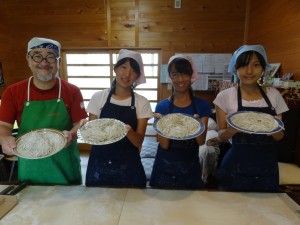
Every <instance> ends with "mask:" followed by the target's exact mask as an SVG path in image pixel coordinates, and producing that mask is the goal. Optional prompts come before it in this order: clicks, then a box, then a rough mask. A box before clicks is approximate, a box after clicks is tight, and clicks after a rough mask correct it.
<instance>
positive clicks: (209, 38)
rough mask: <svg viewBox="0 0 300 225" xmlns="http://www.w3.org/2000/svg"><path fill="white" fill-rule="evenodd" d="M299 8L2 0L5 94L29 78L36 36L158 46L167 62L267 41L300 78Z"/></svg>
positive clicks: (286, 0)
mask: <svg viewBox="0 0 300 225" xmlns="http://www.w3.org/2000/svg"><path fill="white" fill-rule="evenodd" d="M249 3H250V4H249ZM299 5H300V1H298V0H277V1H272V0H265V1H260V0H182V8H180V9H175V8H174V0H165V1H161V0H85V1H81V0H63V1H61V0H51V1H50V0H44V1H39V0H22V1H20V0H9V1H8V0H0V15H1V18H0V21H1V23H0V62H2V64H3V65H2V66H3V70H4V71H3V72H4V79H5V86H4V87H1V88H0V95H1V93H2V92H3V90H4V88H5V87H6V86H7V85H9V84H11V83H14V82H16V81H18V80H21V79H24V78H27V77H28V76H29V75H30V71H29V69H28V67H27V63H26V61H25V54H26V48H27V42H28V41H29V39H30V38H31V37H33V36H41V37H49V38H53V39H57V40H59V41H60V42H61V44H62V46H63V50H64V49H76V48H91V49H94V48H106V47H112V48H113V47H116V48H119V47H122V48H129V47H131V48H132V47H136V48H153V47H155V48H160V49H161V52H162V59H161V60H162V63H164V64H165V63H167V61H168V59H169V57H170V56H171V55H173V54H174V53H176V52H190V53H217V52H221V53H228V52H233V51H234V50H235V49H237V47H239V46H240V45H242V44H243V43H249V44H263V45H264V46H265V47H266V50H267V53H268V55H269V58H270V61H271V62H274V63H276V62H281V63H282V67H281V71H280V72H281V73H285V72H293V73H294V74H295V75H294V76H295V78H296V79H297V80H300V62H299V60H298V58H299V57H300V38H299V37H300V34H299V32H300V31H299V29H298V28H299V27H300V24H299V23H300V21H299V9H300V6H299ZM247 7H249V8H247ZM248 12H249V15H248V14H247V13H248ZM160 90H161V91H160V93H162V94H161V95H160V99H162V98H164V97H166V96H168V95H169V92H168V91H166V87H165V86H162V87H161V88H160ZM163 93H164V94H163ZM200 95H201V96H204V97H205V98H210V99H212V98H213V97H214V96H213V95H212V94H211V93H206V92H202V93H200Z"/></svg>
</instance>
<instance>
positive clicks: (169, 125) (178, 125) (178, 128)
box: [157, 113, 200, 138]
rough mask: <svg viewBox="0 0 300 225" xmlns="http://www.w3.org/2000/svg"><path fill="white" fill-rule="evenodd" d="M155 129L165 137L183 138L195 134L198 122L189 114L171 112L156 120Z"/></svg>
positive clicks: (198, 126) (198, 127)
mask: <svg viewBox="0 0 300 225" xmlns="http://www.w3.org/2000/svg"><path fill="white" fill-rule="evenodd" d="M157 129H158V130H159V131H160V132H162V133H163V134H164V135H165V136H167V137H174V138H184V137H187V136H190V135H194V134H196V133H197V132H198V131H199V130H200V124H199V122H198V121H196V120H195V119H194V118H192V117H190V116H186V115H183V114H181V113H171V114H168V115H166V116H163V117H162V118H161V119H160V120H159V121H158V122H157Z"/></svg>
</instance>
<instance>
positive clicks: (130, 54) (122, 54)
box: [117, 49, 146, 87]
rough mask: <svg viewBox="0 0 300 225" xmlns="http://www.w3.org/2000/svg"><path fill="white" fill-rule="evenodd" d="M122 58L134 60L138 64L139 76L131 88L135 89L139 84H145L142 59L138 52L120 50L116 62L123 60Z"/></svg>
mask: <svg viewBox="0 0 300 225" xmlns="http://www.w3.org/2000/svg"><path fill="white" fill-rule="evenodd" d="M124 58H132V59H134V60H135V61H136V62H137V63H138V64H139V67H140V71H141V75H140V76H139V77H138V78H137V79H136V80H135V82H134V84H133V86H134V87H136V86H138V85H139V84H144V83H146V77H145V72H144V64H143V59H142V56H141V54H140V53H139V52H134V51H130V50H127V49H121V50H120V52H119V56H118V59H117V62H119V61H120V60H121V59H124Z"/></svg>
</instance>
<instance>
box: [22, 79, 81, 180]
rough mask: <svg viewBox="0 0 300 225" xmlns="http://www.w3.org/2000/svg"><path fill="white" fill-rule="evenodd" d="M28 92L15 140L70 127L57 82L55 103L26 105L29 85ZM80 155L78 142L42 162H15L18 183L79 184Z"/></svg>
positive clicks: (44, 102)
mask: <svg viewBox="0 0 300 225" xmlns="http://www.w3.org/2000/svg"><path fill="white" fill-rule="evenodd" d="M31 79H32V77H31V78H29V81H28V88H27V101H26V102H25V103H24V109H23V112H22V119H21V124H20V127H19V132H18V136H20V135H22V134H24V133H26V132H28V131H31V130H35V129H40V128H52V129H57V130H61V131H62V130H70V129H71V128H72V127H73V124H72V121H71V119H70V116H69V114H68V112H67V109H66V107H65V104H64V101H63V99H61V98H60V95H61V80H60V78H58V79H59V94H58V99H52V100H44V101H29V97H30V81H31ZM80 168H81V167H80V155H79V150H78V145H77V141H76V140H73V141H72V142H71V144H70V145H69V147H67V148H64V149H63V150H61V151H60V152H58V153H56V154H54V155H52V156H50V157H46V158H42V159H24V158H19V159H18V179H19V181H20V182H24V181H25V182H28V183H35V184H81V183H82V179H81V169H80Z"/></svg>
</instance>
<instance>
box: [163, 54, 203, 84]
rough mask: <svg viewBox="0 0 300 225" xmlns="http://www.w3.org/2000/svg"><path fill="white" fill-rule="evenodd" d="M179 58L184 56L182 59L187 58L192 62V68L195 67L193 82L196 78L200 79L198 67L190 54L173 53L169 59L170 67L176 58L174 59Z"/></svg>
mask: <svg viewBox="0 0 300 225" xmlns="http://www.w3.org/2000/svg"><path fill="white" fill-rule="evenodd" d="M177 58H182V59H186V60H188V61H189V62H190V64H191V66H192V69H193V74H192V77H191V82H192V83H194V82H195V81H196V80H198V79H199V75H198V73H197V70H196V67H195V65H194V63H193V60H192V58H191V57H190V56H188V55H184V54H176V55H173V56H172V57H171V58H170V59H169V62H168V67H169V65H170V63H171V62H172V61H173V60H174V59H177Z"/></svg>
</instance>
